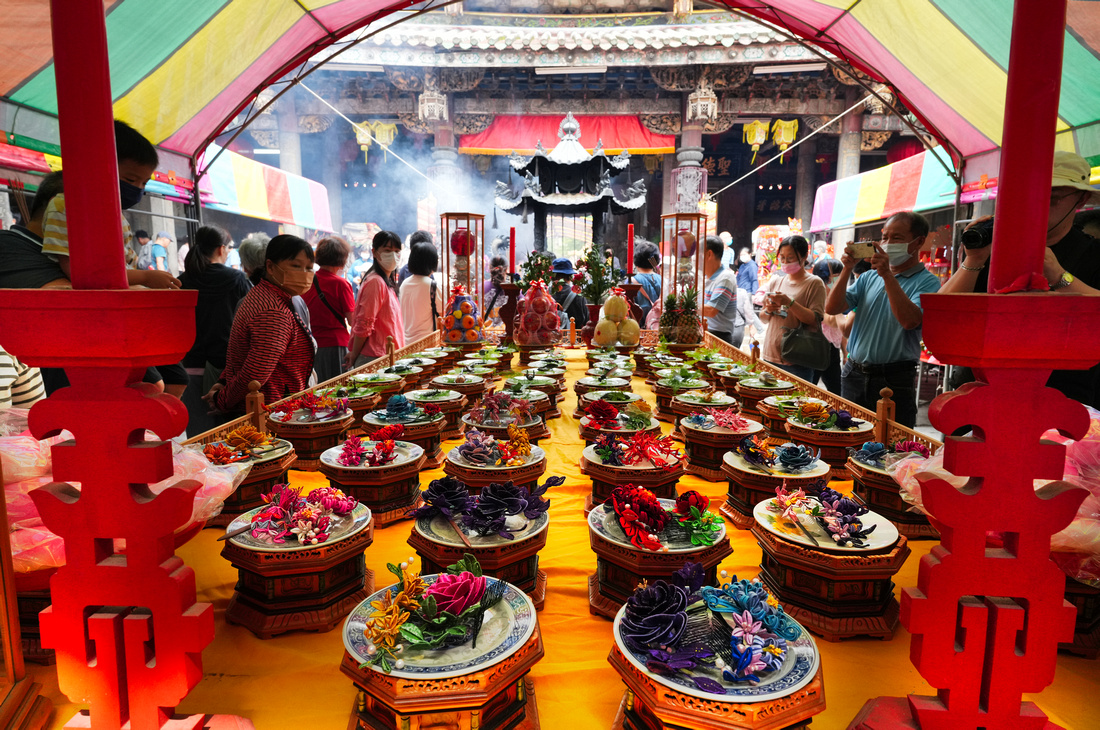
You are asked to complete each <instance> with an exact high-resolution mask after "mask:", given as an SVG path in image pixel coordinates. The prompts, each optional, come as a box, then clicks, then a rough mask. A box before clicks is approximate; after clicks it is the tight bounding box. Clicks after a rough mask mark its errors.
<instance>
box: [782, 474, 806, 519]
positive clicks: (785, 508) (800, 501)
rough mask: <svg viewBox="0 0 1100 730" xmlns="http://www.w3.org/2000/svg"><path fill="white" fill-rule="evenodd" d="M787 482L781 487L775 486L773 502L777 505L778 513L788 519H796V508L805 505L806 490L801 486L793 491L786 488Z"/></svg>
mask: <svg viewBox="0 0 1100 730" xmlns="http://www.w3.org/2000/svg"><path fill="white" fill-rule="evenodd" d="M786 486H787V482H786V481H784V482H783V486H782V487H776V488H775V503H776V504H777V505H778V506H779V509H780V514H782V515H783V516H784V517H786V518H787V519H789V520H794V519H798V515H797V513H796V510H798V509H799V508H800V507H804V506H805V505H806V501H807V500H806V492H804V491H803V490H802V489H801V488H799V489H797V490H795V491H794V492H788V491H787V490H786V488H785V487H786Z"/></svg>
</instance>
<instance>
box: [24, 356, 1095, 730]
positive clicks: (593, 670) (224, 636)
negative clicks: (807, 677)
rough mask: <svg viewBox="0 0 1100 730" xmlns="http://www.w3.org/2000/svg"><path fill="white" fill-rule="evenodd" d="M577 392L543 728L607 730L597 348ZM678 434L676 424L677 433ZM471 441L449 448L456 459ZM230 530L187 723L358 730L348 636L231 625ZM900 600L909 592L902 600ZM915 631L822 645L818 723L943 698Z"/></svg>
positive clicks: (317, 478)
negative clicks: (593, 587)
mask: <svg viewBox="0 0 1100 730" xmlns="http://www.w3.org/2000/svg"><path fill="white" fill-rule="evenodd" d="M567 359H568V361H569V364H568V373H567V387H568V388H569V390H568V393H567V395H566V399H565V402H564V403H562V404H561V406H562V414H563V415H562V417H561V418H558V419H554V420H551V421H550V422H549V424H548V425H549V427H550V433H551V436H550V438H548V439H545V440H543V441H542V442H540V444H539V445H540V446H541V447H542V448H543V449H545V450H546V452H547V458H548V462H549V468H548V469H547V472H546V475H547V476H554V475H559V476H564V477H565V478H566V482H565V484H563V485H562V486H560V487H556V488H553V489H551V490H550V492H549V493H548V495H547V496H548V497H549V499H550V504H551V506H550V528H549V529H550V534H549V540H548V543H547V545H546V547H545V548H544V549H543V550H542V552H541V553H540V560H539V567H540V568H541V569H542V570H545V571H546V573H547V576H548V579H549V582H548V588H547V593H546V606H545V607H544V608H543V610H542V611H541V612H540V613H539V623H540V626H541V629H542V635H543V640H544V642H545V648H546V655H545V656H544V657H543V659H542V661H540V662H539V663H538V664H537V665H535V668H534V669H533V670H532V672H531V675H532V676H533V677H534V679H535V696H536V698H537V700H538V707H539V717H540V719H541V723H542V727H543V728H546V729H547V730H596V729H597V728H609V727H610V726H611V723H612V721H613V719H614V717H615V713H616V711H617V709H618V706H619V701H620V699H621V697H622V693H623V684H622V682H621V681H620V679H619V675H618V674H617V673H616V672H615V670H614V669H613V668H612V667H611V665H610V664H608V661H607V655H608V652H609V651H610V649H611V645H612V643H613V639H612V635H611V622H610V621H608V620H606V619H604V618H600V617H597V616H593V615H591V614H590V613H589V610H588V576H589V575H591V574H592V573H593V572H595V570H596V555H595V554H594V553H593V552H592V550H591V548H590V547H589V543H588V527H587V521H586V519H585V515H584V498H585V495H587V494H589V493H590V490H591V482H590V481H589V480H588V479H587V478H586V477H585V476H583V475H582V474H581V473H580V470H579V466H578V464H579V460H580V454H581V449H582V447H583V444H584V442H583V441H582V440H581V438H580V436H579V432H578V424H577V420H576V419H574V418H573V417H572V415H571V414H572V412H573V409H574V408H575V407H576V396H575V395H574V393H573V391H572V384H573V382H574V381H575V380H576V379H577V378H579V377H583V375H584V371H585V369H586V367H587V364H586V361H585V358H584V353H583V351H571V352H569V354H568V357H567ZM633 388H634V392H636V393H638V394H640V395H643V396H645V397H646V398H647V399H648V400H649V401H650V402H651V403H652V402H653V393H652V389H651V388H649V387H648V386H647V385H646V384H645V382H644V381H643V380H642V379H640V378H634V379H633ZM663 429H664V431H665V432H666V433H667V432H668V429H669V424H663ZM458 443H459V441H457V440H456V441H449V442H445V443H444V444H443V448H444V450H448V449H450V448H451V447H453V446H456V445H457V444H458ZM442 476H443V470H442V469H432V470H428V471H425V472H423V473H422V475H421V487H422V488H426V487H427V485H428V483H429V482H430V481H431V480H432V479H437V478H440V477H442ZM291 482H292V483H293V484H294V485H295V486H304V487H306V490H307V491H308V490H309V489H312V488H315V487H319V486H327V485H328V481H327V479H325V478H324V477H323V476H322V475H321V474H320V473H316V472H291ZM726 487H727V485H726V483H725V482H721V483H716V482H707V481H704V480H702V479H699V478H698V477H695V476H692V475H688V476H686V477H684V478H682V479H681V480H680V484H679V488H680V491H683V490H684V489H696V490H698V491H700V492H702V493H704V494H706V495H707V496H709V497H711V498H712V500H716V501H715V503H714V506H715V508H717V506H718V505H719V504H720V503H721V501H722V500H724V499H725V494H726ZM411 527H412V523H411V522H409V521H402V522H398V523H395V524H392V525H389V526H387V527H385V528H381V529H376V530H375V538H374V544H373V545H372V546H371V547H370V548H368V549H367V551H366V562H367V567H368V568H370V569H371V570H373V571H374V575H375V579H376V581H377V587H379V588H380V587H382V586H385V585H388V584H389V583H391V582H392V581H391V577H392V576H391V574H390V573H389V572H388V571H387V570H386V567H385V566H386V563H387V562H400V561H401V560H406V559H408V557H409V556H411V555H414V554H415V551H413V549H412V548H411V547H409V545H408V544H407V542H406V541H407V539H408V537H409V533H410V530H411ZM727 529H730V537H731V543H732V545H733V549H734V552H733V555H732V556H730V558H729V559H727V560H726V561H725V562H724V563H723V564H722V565H721V568H722V569H724V570H728V571H729V572H730V574H731V576H732V575H737V576H738V577H741V578H751V577H753V576H755V575H756V574H757V572H758V570H759V563H760V548H759V547H758V546H757V544H756V540H755V538H754V537H753V536H752V534H751V533H750V532H748V531H745V530H736V529H732V528H730V527H729V526H728V525H727ZM221 534H223V531H222V530H221V529H209V530H203V531H202V532H201V533H200V534H199V535H198V536H197V537H196V538H195V539H193V540H192V541H191V542H190V543H188V544H187V545H185V546H184V547H183V548H181V549H180V550H179V555H180V556H181V557H182V558H183V559H184V560H185V561H186V562H187V564H188V565H190V566H192V567H193V568H194V569H195V573H196V576H197V583H198V597H199V600H200V601H208V602H210V603H212V604H214V612H215V621H216V632H217V633H216V636H215V639H214V643H213V644H211V645H210V646H209V647H207V649H206V651H204V652H203V670H204V672H205V676H204V678H203V681H202V682H201V683H200V684H199V685H198V686H197V687H196V688H195V690H194V691H193V692H192V693H191V694H190V695H189V696H188V697H187V699H186V700H184V702H183V704H182V705H181V706H180V707H179V712H182V713H225V714H231V715H241V716H243V717H247V718H250V719H252V720H253V722H254V723H255V725H256V727H257V728H258V729H259V730H276V729H282V728H301V729H302V730H343V728H346V727H347V724H348V718H349V715H350V711H351V707H352V703H353V700H354V698H355V690H354V688H353V686H352V683H351V680H349V679H347V678H346V677H345V676H344V675H343V674H341V673H340V669H339V666H340V659H341V656H342V654H343V650H344V649H343V644H342V641H341V627H337V628H336V629H334V630H333V631H330V632H328V633H325V634H316V633H303V632H299V633H292V634H284V635H282V636H278V637H276V638H273V639H270V640H267V641H263V640H260V639H257V638H256V637H255V636H253V635H252V634H251V633H250V632H249V631H248V630H247V629H243V628H241V627H238V626H231V625H228V624H226V623H225V609H226V607H227V606H228V604H229V599H230V598H231V597H232V595H233V586H234V584H235V583H236V580H237V572H236V570H234V569H233V568H232V566H230V564H229V562H228V561H226V560H224V559H223V558H221V556H220V550H221V545H222V543H219V542H217V541H216V540H217V538H218V537H219V536H220V535H221ZM909 544H910V547H911V548H912V551H913V552H912V555H910V557H909V559H908V560H907V561H906V563H905V565H904V567H903V568H902V570H901V571H900V572H899V573H898V575H897V576H896V577H895V579H894V582H895V583H896V584H897V585H899V586H910V585H915V584H916V580H917V564H918V562H919V560H920V558H921V557H923V556H924V555H925V554H927V553H928V551H929V550H930V549H931V548H932V546H933V545H935V544H936V543H934V542H932V541H912V542H910V543H909ZM896 590H897V589H895V591H896ZM909 638H910V637H909V634H908V632H906V631H905V629H904V628H902V627H900V626H899V627H898V630H897V633H896V634H895V635H894V638H893V639H892V640H890V641H881V640H878V639H849V640H846V641H842V642H839V643H830V642H826V641H823V640H820V639H817V646H818V650H819V651H820V653H821V663H822V666H823V668H824V681H825V694H826V701H827V704H828V706H827V709H826V710H825V711H824V712H823V713H822V714H820V715H818V716H816V717H814V720H813V726H814V727H815V728H822V729H823V730H836V729H839V728H846V727H847V726H848V723H849V722H850V721H851V720H852V718H853V717H854V716H855V715H856V713H857V712H858V711H859V708H860V707H861V706H862V705H863V703H864V702H866V701H867V700H868V699H870V698H872V697H877V696H880V695H890V696H904V695H906V694H909V693H918V694H934V693H935V692H934V690H933V689H932V688H930V687H929V686H928V685H927V684H925V682H924V681H923V679H922V678H921V676H920V675H919V674H918V673H917V671H916V669H914V668H913V665H912V664H910V662H909ZM29 671H30V673H31V674H32V675H34V677H35V678H36V681H38V682H40V683H42V685H43V687H44V691H45V694H46V695H47V696H48V697H49V698H50V699H51V700H52V701H53V702H54V705H55V707H56V708H57V709H56V714H55V716H54V723H53V725H52V727H55V728H61V727H62V726H63V725H64V724H65V722H66V721H67V720H68V719H69V718H71V717H72V716H73V714H74V713H75V712H76V711H77V710H78V709H79V706H77V705H73V704H71V703H69V702H68V700H67V699H66V698H65V697H64V696H62V695H61V694H60V692H59V691H58V688H57V676H56V672H55V671H54V668H53V667H34V666H31V667H30V669H29ZM1097 696H1100V661H1087V660H1084V659H1079V658H1076V657H1070V656H1064V655H1060V656H1059V658H1058V672H1057V675H1056V677H1055V682H1054V684H1053V685H1052V686H1051V687H1050V688H1049V689H1048V690H1046V691H1045V692H1043V693H1042V694H1038V695H1027V696H1025V697H1026V699H1030V700H1033V701H1035V702H1037V703H1038V704H1039V706H1040V707H1041V708H1042V709H1043V710H1044V711H1045V712H1046V713H1047V714H1048V715H1049V716H1050V718H1051V720H1052V721H1054V722H1056V723H1058V724H1060V725H1062V726H1063V727H1066V728H1072V729H1074V730H1085V729H1086V728H1097V727H1100V720H1098V719H1097V716H1096V711H1095V706H1094V705H1092V701H1090V700H1088V699H1087V698H1089V697H1093V698H1095V697H1097Z"/></svg>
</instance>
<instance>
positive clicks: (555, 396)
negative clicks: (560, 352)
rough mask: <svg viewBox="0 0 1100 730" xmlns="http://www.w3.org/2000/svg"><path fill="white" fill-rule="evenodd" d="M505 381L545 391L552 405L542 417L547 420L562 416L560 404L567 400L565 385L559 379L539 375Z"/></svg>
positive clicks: (508, 383) (509, 383)
mask: <svg viewBox="0 0 1100 730" xmlns="http://www.w3.org/2000/svg"><path fill="white" fill-rule="evenodd" d="M505 383H506V384H507V385H512V384H514V383H520V384H521V385H523V386H525V387H526V388H528V389H529V390H537V391H539V392H541V393H545V394H546V397H547V400H548V401H549V403H550V407H549V408H547V409H546V411H545V412H544V413H543V414H542V417H543V418H544V419H547V420H548V419H551V418H561V406H560V405H559V404H560V403H561V402H562V401H563V400H565V394H564V393H563V392H562V388H563V387H564V386H563V385H562V384H561V383H559V382H558V381H556V380H554V379H553V378H548V377H546V376H543V375H538V376H535V377H534V378H526V377H522V376H521V377H515V378H509V379H508V380H506V381H505Z"/></svg>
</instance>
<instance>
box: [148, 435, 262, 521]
mask: <svg viewBox="0 0 1100 730" xmlns="http://www.w3.org/2000/svg"><path fill="white" fill-rule="evenodd" d="M172 463H173V465H174V467H175V468H174V471H173V473H172V476H171V477H169V478H168V479H165V480H163V481H160V482H157V483H156V484H150V485H149V490H150V491H151V492H152V493H153V494H160V493H161V492H163V491H164V490H165V489H167V488H168V487H170V486H172V485H173V484H178V483H179V482H181V481H184V480H186V479H193V480H195V481H197V482H199V483H200V484H202V486H201V487H199V489H198V490H197V491H196V492H195V495H194V507H193V509H192V510H191V519H190V520H188V522H187V524H185V525H182V526H181V527H179V528H177V530H176V532H182V531H183V530H186V529H187V528H188V527H190V526H191V525H193V524H195V523H196V522H206V521H207V520H209V519H211V518H212V517H215V516H217V515H219V514H220V513H221V511H222V504H223V503H224V502H225V500H226V498H227V497H228V496H229V495H231V494H233V492H235V491H236V490H237V487H239V486H240V484H241V482H243V481H244V478H245V477H246V476H248V472H249V471H250V470H251V469H252V467H251V465H249V464H241V463H232V464H222V465H217V464H212V463H210V461H209V460H207V458H206V456H204V455H203V453H202V446H197V445H191V446H181V445H180V444H178V443H176V442H174V441H173V442H172Z"/></svg>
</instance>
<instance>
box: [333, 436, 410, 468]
mask: <svg viewBox="0 0 1100 730" xmlns="http://www.w3.org/2000/svg"><path fill="white" fill-rule="evenodd" d="M362 443H363V446H364V447H365V448H366V449H367V450H368V451H370V450H371V449H373V448H374V442H373V441H363V442H362ZM343 449H344V445H343V444H340V445H339V446H333V447H332V448H331V449H327V450H325V451H324V452H323V453H322V454H321V463H322V464H328V465H329V466H334V467H336V468H338V469H385V468H386V467H387V466H399V465H401V464H407V463H408V462H410V461H416V460H417V459H419V458H420V457H421V456H423V454H424V449H422V448H421V447H419V446H417V445H416V444H413V443H409V442H408V441H394V449H393V450H394V451H395V452H396V453H397V458H396V459H394V460H393V461H391V462H390V463H389V464H383V465H382V466H344V465H343V464H341V463H340V462H339V461H337V458H338V457H339V456H340V452H341V451H343Z"/></svg>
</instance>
